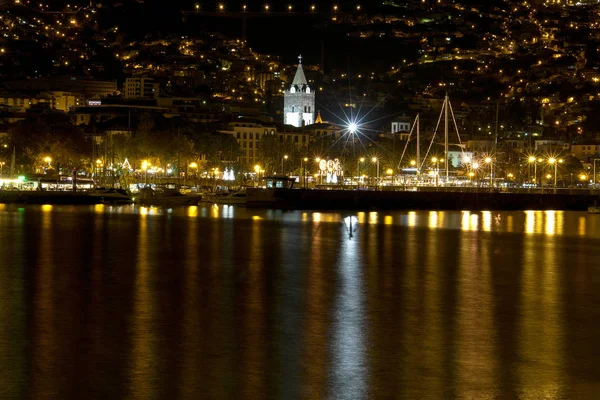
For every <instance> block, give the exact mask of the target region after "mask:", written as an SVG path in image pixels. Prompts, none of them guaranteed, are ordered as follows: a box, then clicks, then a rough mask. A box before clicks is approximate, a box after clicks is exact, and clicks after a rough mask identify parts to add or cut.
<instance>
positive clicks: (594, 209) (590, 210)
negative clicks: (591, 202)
mask: <svg viewBox="0 0 600 400" xmlns="http://www.w3.org/2000/svg"><path fill="white" fill-rule="evenodd" d="M588 213H590V214H600V206H589V207H588Z"/></svg>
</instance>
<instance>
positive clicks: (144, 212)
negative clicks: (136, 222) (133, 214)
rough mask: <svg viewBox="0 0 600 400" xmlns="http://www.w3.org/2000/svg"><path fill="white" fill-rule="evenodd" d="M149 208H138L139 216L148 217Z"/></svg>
mask: <svg viewBox="0 0 600 400" xmlns="http://www.w3.org/2000/svg"><path fill="white" fill-rule="evenodd" d="M148 212H149V208H148V207H140V215H148Z"/></svg>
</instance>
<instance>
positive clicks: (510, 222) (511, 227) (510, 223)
mask: <svg viewBox="0 0 600 400" xmlns="http://www.w3.org/2000/svg"><path fill="white" fill-rule="evenodd" d="M514 223H515V221H514V218H513V216H512V215H509V216H508V218H506V231H507V232H513V231H514V229H515V228H514Z"/></svg>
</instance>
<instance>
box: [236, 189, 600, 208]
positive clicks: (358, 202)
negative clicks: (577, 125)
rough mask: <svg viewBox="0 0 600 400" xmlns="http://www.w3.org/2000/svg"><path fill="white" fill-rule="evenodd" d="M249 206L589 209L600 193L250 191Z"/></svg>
mask: <svg viewBox="0 0 600 400" xmlns="http://www.w3.org/2000/svg"><path fill="white" fill-rule="evenodd" d="M247 191H248V201H247V206H248V207H274V208H290V209H322V210H325V209H326V210H343V209H352V210H360V209H365V210H369V209H381V210H579V211H583V210H587V208H588V207H589V206H590V205H592V204H593V203H594V200H596V199H599V197H598V195H597V194H591V193H585V194H570V193H556V194H555V193H510V192H489V191H480V192H461V191H430V190H428V191H367V190H305V189H294V190H286V189H250V188H249V189H248V190H247Z"/></svg>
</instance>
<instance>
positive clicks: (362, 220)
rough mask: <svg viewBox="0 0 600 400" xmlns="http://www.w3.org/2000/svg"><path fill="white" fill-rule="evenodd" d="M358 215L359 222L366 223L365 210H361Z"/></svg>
mask: <svg viewBox="0 0 600 400" xmlns="http://www.w3.org/2000/svg"><path fill="white" fill-rule="evenodd" d="M356 217H357V218H358V223H359V224H364V223H365V221H366V220H367V218H366V214H365V213H364V212H359V213H358V215H357V216H356Z"/></svg>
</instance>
